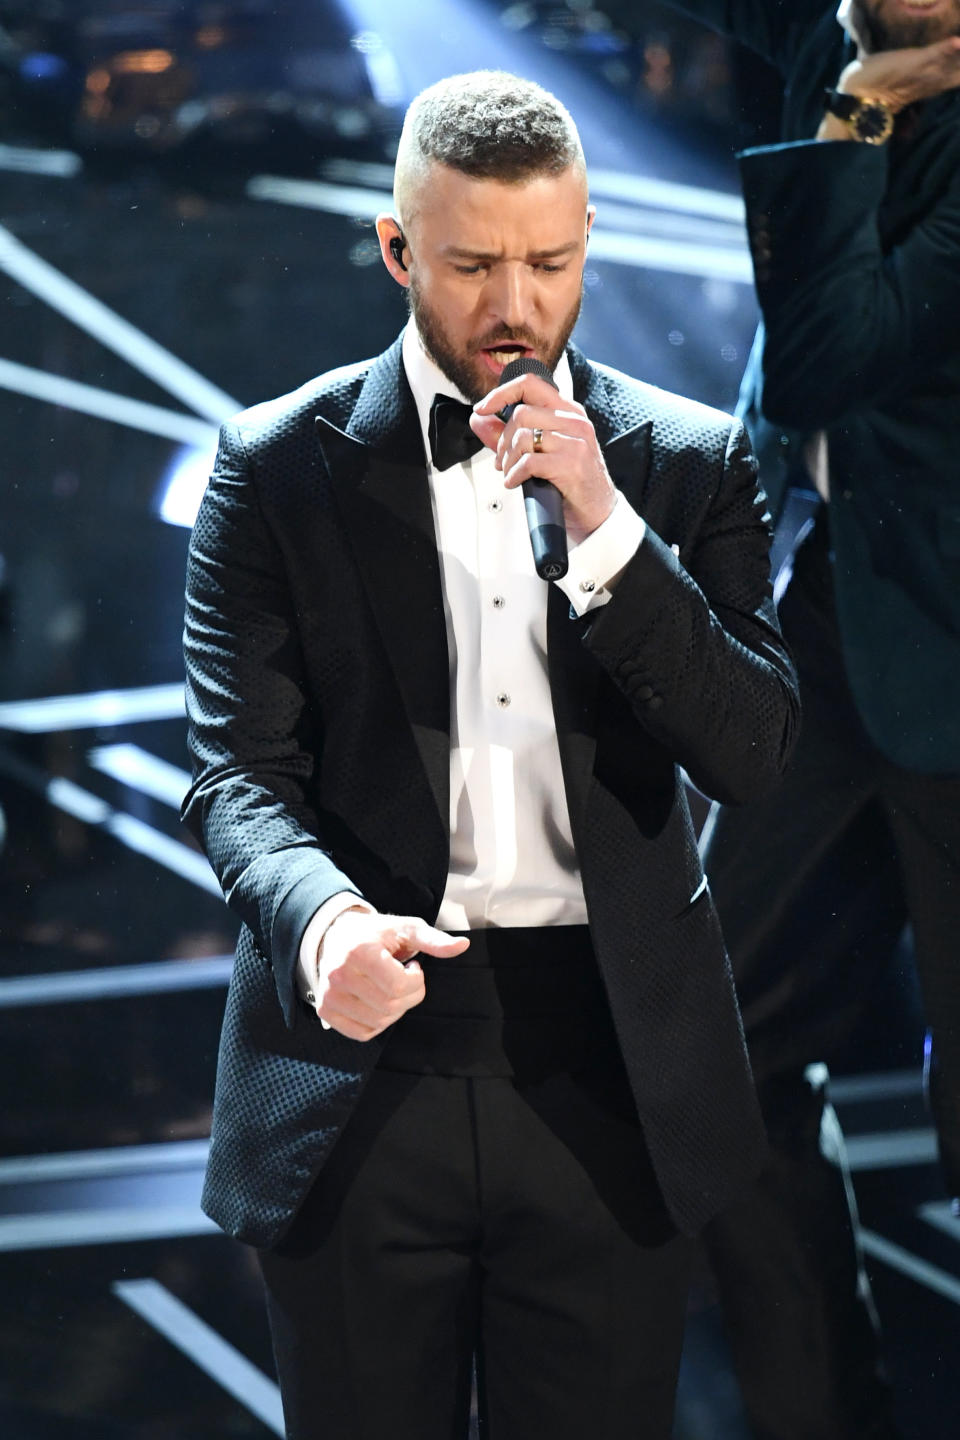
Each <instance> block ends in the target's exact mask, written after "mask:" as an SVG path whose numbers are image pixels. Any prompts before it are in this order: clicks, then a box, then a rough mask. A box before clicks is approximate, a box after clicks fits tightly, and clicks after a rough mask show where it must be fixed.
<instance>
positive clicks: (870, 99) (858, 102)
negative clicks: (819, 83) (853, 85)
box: [825, 90, 894, 145]
mask: <svg viewBox="0 0 960 1440" xmlns="http://www.w3.org/2000/svg"><path fill="white" fill-rule="evenodd" d="M825 93H826V97H827V110H828V111H829V113H830V114H831V115H836V117H837V119H838V120H842V121H843V122H844V124H846V125H849V126H850V129H851V130H852V132H853V135H854V137H855V139H857V140H863V141H864V142H865V143H866V144H867V145H882V144H883V143H884V141H886V140H889V139H890V136H891V135H892V134H893V114H894V112H893V110H892V108H891V107H890V106H889V105H888V104H887V102H886V100H878V99H876V97H875V96H872V95H848V94H847V93H846V92H845V91H843V90H827V91H826V92H825Z"/></svg>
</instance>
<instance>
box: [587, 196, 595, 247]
mask: <svg viewBox="0 0 960 1440" xmlns="http://www.w3.org/2000/svg"><path fill="white" fill-rule="evenodd" d="M596 218H597V207H596V205H588V206H587V239H588V240H589V238H590V231H591V230H592V229H593V222H594V220H596Z"/></svg>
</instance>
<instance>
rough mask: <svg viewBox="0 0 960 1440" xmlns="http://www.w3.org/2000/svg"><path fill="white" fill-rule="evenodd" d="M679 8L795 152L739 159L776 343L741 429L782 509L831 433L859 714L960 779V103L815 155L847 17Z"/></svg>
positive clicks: (934, 106) (833, 526)
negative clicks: (773, 86)
mask: <svg viewBox="0 0 960 1440" xmlns="http://www.w3.org/2000/svg"><path fill="white" fill-rule="evenodd" d="M677 3H679V4H680V6H681V8H682V9H684V10H687V11H689V12H690V13H692V14H695V15H697V16H699V17H700V18H701V19H703V20H706V21H707V22H708V23H710V24H712V25H714V26H715V27H717V28H718V29H721V30H725V31H726V32H727V33H729V34H731V35H733V36H735V37H736V38H737V39H738V40H741V41H742V42H743V43H744V44H746V45H749V46H750V47H751V48H753V49H755V50H757V51H758V52H759V53H760V54H762V55H764V56H765V57H766V58H767V59H768V60H770V61H771V62H772V63H773V64H774V65H776V66H777V67H778V68H779V69H780V71H781V73H782V74H783V77H784V80H785V101H784V111H783V137H784V141H785V143H783V144H779V145H769V146H763V147H761V148H758V149H755V150H750V151H747V152H745V153H744V154H743V155H742V156H741V157H740V166H741V174H742V179H743V187H744V198H745V200H746V206H747V227H748V231H749V237H750V246H751V251H752V255H753V266H754V275H755V278H756V285H757V298H758V300H759V302H760V309H761V313H762V317H763V328H762V330H761V333H760V334H759V336H758V343H757V344H756V345H755V346H754V350H753V353H752V356H751V361H750V364H749V366H748V368H747V372H746V374H745V376H744V383H743V389H742V392H741V404H740V407H739V413H741V414H742V415H744V417H745V418H746V420H747V423H748V426H749V429H750V433H751V435H752V437H753V441H754V444H755V446H756V448H757V451H758V453H759V454H760V457H761V478H762V480H763V483H764V487H765V489H766V491H767V494H768V495H769V496H770V498H771V505H772V508H773V509H774V511H776V507H777V501H778V498H779V495H778V492H780V491H781V490H782V489H783V488H784V486H785V484H786V483H787V482H788V480H789V477H790V472H791V469H793V470H794V472H796V470H797V468H798V467H799V465H800V463H801V457H802V451H803V447H804V444H805V441H806V438H807V436H808V435H809V434H810V433H811V432H812V431H816V430H821V429H822V430H825V431H826V432H827V437H828V442H829V455H830V506H829V519H830V532H831V541H832V546H833V550H834V554H835V565H834V588H835V592H836V603H837V615H838V620H839V624H840V634H841V641H842V645H843V655H844V662H845V668H846V672H847V677H848V679H849V682H850V688H851V691H852V693H853V697H854V700H855V702H856V704H857V708H858V710H859V712H860V715H861V718H862V719H863V722H864V725H865V726H866V729H867V731H868V733H869V734H870V736H871V738H872V739H873V741H874V743H875V744H876V745H877V746H878V747H879V748H880V750H882V751H883V752H884V753H885V754H886V755H887V756H888V757H889V758H890V759H891V760H893V761H895V762H896V763H897V764H899V765H901V766H903V767H905V768H907V769H912V770H919V771H926V772H928V773H952V774H957V773H960V398H958V397H960V339H958V337H960V91H958V90H952V91H948V92H946V93H944V94H942V95H940V96H937V97H936V98H935V99H933V100H929V101H927V102H925V103H924V104H922V105H918V106H914V107H912V109H911V111H910V112H908V113H905V114H904V115H903V116H901V117H898V121H897V127H896V130H895V132H894V135H893V138H892V139H891V140H890V141H888V142H887V144H885V145H876V146H875V145H866V144H857V143H853V142H839V143H833V144H816V143H813V141H812V137H813V136H814V135H815V134H816V131H817V127H818V125H819V123H820V121H821V119H822V118H823V112H824V89H825V87H827V86H834V85H836V83H837V81H838V79H839V77H840V72H841V71H842V69H843V68H844V66H845V65H846V64H847V63H848V62H849V61H850V60H852V59H853V58H854V53H855V47H854V45H853V42H852V41H851V40H850V38H849V37H848V36H847V35H846V34H845V32H844V31H843V30H842V29H841V27H840V26H839V25H838V24H837V19H836V10H837V6H836V3H835V0H677ZM807 483H809V482H807Z"/></svg>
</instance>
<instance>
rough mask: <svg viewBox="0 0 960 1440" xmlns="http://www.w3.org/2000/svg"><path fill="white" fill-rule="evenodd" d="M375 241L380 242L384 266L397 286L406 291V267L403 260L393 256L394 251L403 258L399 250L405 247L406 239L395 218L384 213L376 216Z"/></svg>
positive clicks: (408, 277)
mask: <svg viewBox="0 0 960 1440" xmlns="http://www.w3.org/2000/svg"><path fill="white" fill-rule="evenodd" d="M377 239H378V240H379V242H380V255H381V257H382V259H383V263H384V265H386V267H387V269H388V270H389V271H390V274H391V275H392V276H393V278H394V280H396V282H397V284H398V285H402V286H403V288H404V289H406V288H407V286H408V285H409V284H410V276H409V275H408V274H407V267H406V265H405V264H404V262H403V259H402V258H400V259H398V258H397V255H396V254H394V250H396V251H398V252H399V254H400V256H401V257H402V256H403V254H404V251H403V250H402V249H401V246H405V245H406V239H405V238H404V234H403V231H402V230H401V228H400V223H399V221H398V220H397V219H396V217H395V216H393V215H388V214H386V212H384V213H383V214H382V215H378V216H377ZM398 241H399V242H400V243H399V244H397V242H398ZM407 253H409V252H407Z"/></svg>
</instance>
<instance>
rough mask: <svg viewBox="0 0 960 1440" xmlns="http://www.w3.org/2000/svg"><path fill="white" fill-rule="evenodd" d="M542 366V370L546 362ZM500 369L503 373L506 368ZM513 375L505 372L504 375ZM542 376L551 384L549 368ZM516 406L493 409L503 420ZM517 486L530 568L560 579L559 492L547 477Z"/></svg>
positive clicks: (563, 555) (562, 530)
mask: <svg viewBox="0 0 960 1440" xmlns="http://www.w3.org/2000/svg"><path fill="white" fill-rule="evenodd" d="M517 363H518V362H516V361H514V362H513V364H517ZM509 369H510V366H507V370H509ZM543 369H544V370H546V366H544V367H543ZM504 373H505V374H506V371H505V372H504ZM518 373H522V372H519V371H518ZM513 378H514V377H513V376H508V379H513ZM544 378H545V379H549V381H550V384H551V385H553V384H554V381H553V376H552V375H550V374H549V372H547V374H546V375H545V377H544ZM554 388H556V387H554ZM516 408H517V407H516V405H504V407H503V409H502V410H498V411H497V414H498V416H499V418H500V419H501V420H502V421H503V423H504V424H506V423H507V421H508V420H509V419H510V417H511V415H512V414H513V412H514V410H516ZM520 489H521V490H522V491H523V508H524V510H525V512H526V516H527V529H528V530H529V531H530V547H531V549H532V550H533V568H534V569H535V570H536V572H537V574H538V575H539V576H540V579H541V580H562V579H563V577H564V575H566V573H567V570H568V568H569V561H568V559H567V528H566V526H565V525H564V523H563V496H562V495H561V494H560V491H559V490H558V489H557V487H556V485H551V484H550V481H549V480H537V479H536V478H534V479H532V480H524V482H523V484H522V485H521V486H520Z"/></svg>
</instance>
